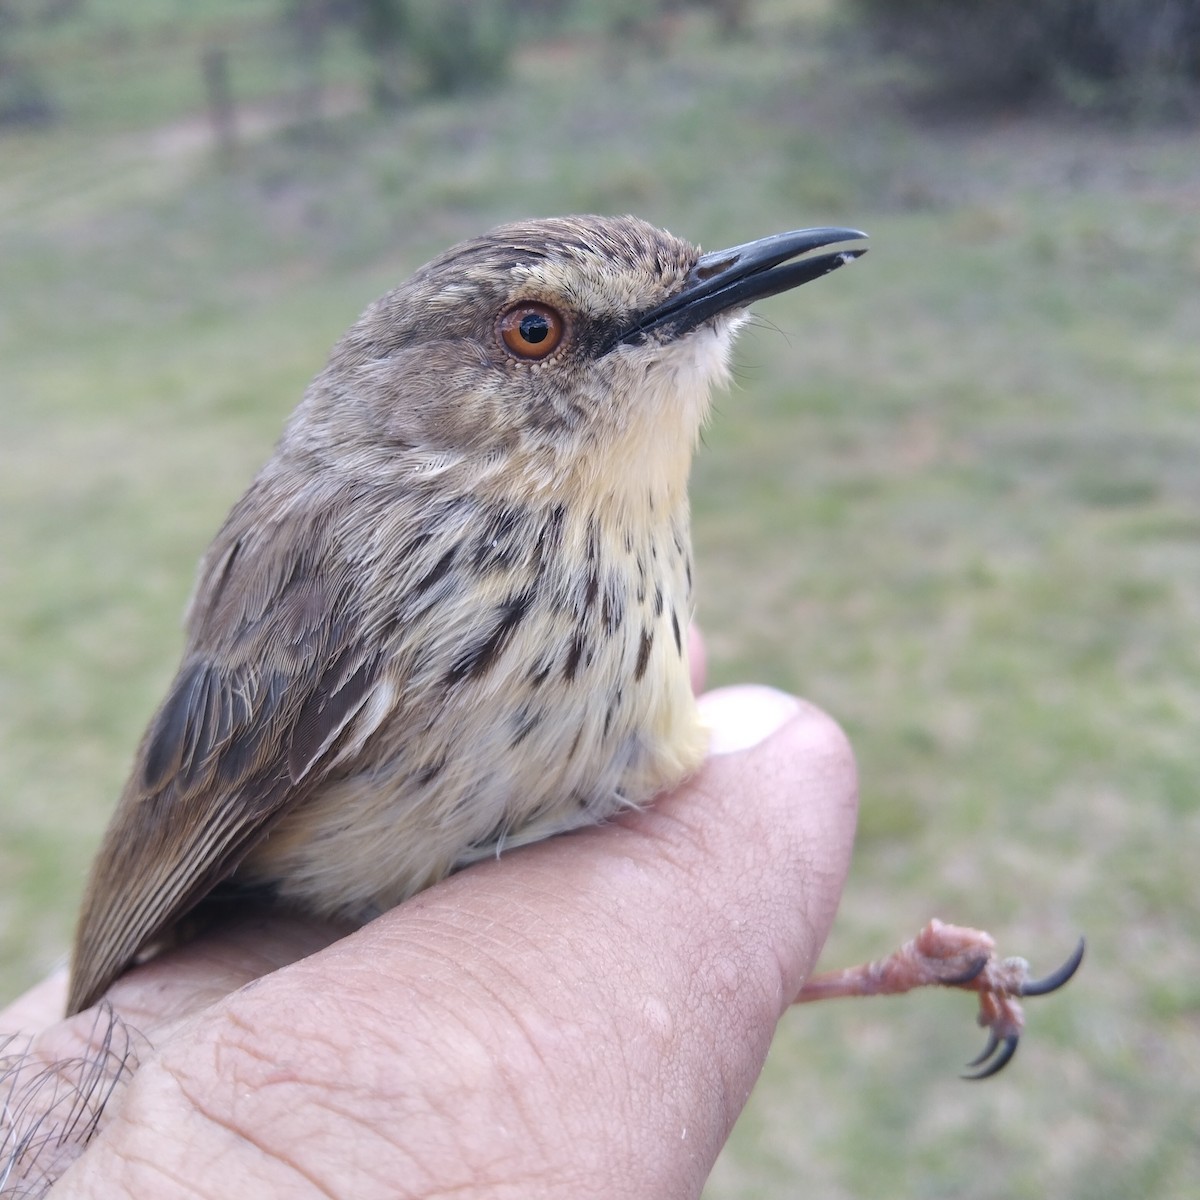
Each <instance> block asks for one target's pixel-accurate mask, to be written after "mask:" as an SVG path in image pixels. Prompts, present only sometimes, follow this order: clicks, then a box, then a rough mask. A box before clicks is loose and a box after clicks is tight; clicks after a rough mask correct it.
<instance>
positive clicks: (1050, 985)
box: [969, 938, 1087, 1066]
mask: <svg viewBox="0 0 1200 1200" xmlns="http://www.w3.org/2000/svg"><path fill="white" fill-rule="evenodd" d="M1086 948H1087V943H1086V941H1085V939H1084V938H1080V939H1079V945H1078V946H1076V947H1075V953H1074V954H1072V955H1071V957H1070V958H1068V959H1067V961H1066V962H1065V963H1063V965H1062V966H1061V967H1059V968H1058V970H1057V971H1051V972H1050V974H1049V975H1046V976H1044V977H1043V978H1041V979H1030V980H1028V981H1027V982H1026V983H1023V984H1022V985H1021V991H1020V993H1019V994H1020V995H1022V996H1046V995H1049V993H1050V992H1056V991H1058V989H1059V988H1060V987H1062V985H1063V984H1064V983H1066V982H1067V980H1068V979H1070V978H1071V976H1072V975H1074V974H1075V972H1076V971H1078V970H1079V964H1080V963H1081V962H1083V952H1084V950H1085V949H1086ZM1011 1057H1012V1055H1011V1054H1010V1055H1009V1058H1011ZM1007 1061H1008V1059H1005V1062H1007ZM969 1065H974V1064H969ZM1001 1066H1003V1063H1002V1064H1001Z"/></svg>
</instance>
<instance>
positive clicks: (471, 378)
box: [284, 216, 863, 492]
mask: <svg viewBox="0 0 1200 1200" xmlns="http://www.w3.org/2000/svg"><path fill="white" fill-rule="evenodd" d="M862 236H863V235H862V234H860V233H858V232H856V231H855V230H851V229H810V230H801V231H797V232H793V233H785V234H778V235H776V236H774V237H768V238H763V239H761V240H759V241H756V242H751V243H748V244H747V245H743V246H737V247H734V248H732V249H729V250H723V251H719V252H716V253H709V254H702V253H701V252H700V250H699V249H698V248H697V247H695V246H693V245H691V244H689V243H688V242H685V241H683V240H681V239H680V238H677V237H675V236H674V235H673V234H670V233H667V232H666V231H664V230H661V229H657V228H655V227H654V226H652V225H649V224H647V223H646V222H645V221H641V220H638V219H636V218H634V217H617V218H609V217H594V216H588V217H561V218H555V219H549V220H539V221H525V222H520V223H516V224H511V225H503V226H500V227H499V228H497V229H494V230H492V232H490V233H488V234H485V235H483V236H482V237H479V238H475V239H473V240H471V241H467V242H463V243H461V244H460V245H457V246H455V247H453V248H452V249H450V250H447V251H446V252H445V253H444V254H442V255H440V256H439V257H438V258H436V259H434V260H433V261H432V262H430V263H429V264H427V265H426V266H424V267H422V268H421V269H420V270H419V271H417V272H416V273H415V274H414V275H413V276H412V277H411V278H410V279H408V280H407V281H406V282H405V283H403V284H402V285H401V286H400V287H398V288H396V289H395V290H394V291H392V292H389V293H388V294H387V295H385V296H383V297H382V298H381V299H380V300H378V301H376V302H375V303H374V304H373V305H371V307H370V308H368V309H367V311H366V312H365V313H364V314H363V315H362V317H361V318H360V319H359V320H358V322H357V323H356V324H355V325H354V326H353V327H352V328H351V329H350V331H349V332H348V333H347V334H346V335H345V336H344V337H343V338H342V340H341V341H340V342H339V343H338V345H337V347H336V348H335V349H334V352H333V355H332V356H331V358H330V361H329V364H328V366H327V367H326V369H325V371H324V372H323V373H322V374H321V375H320V376H319V377H318V378H317V380H316V381H315V383H314V385H313V387H312V388H311V389H310V392H309V394H308V396H307V397H306V400H305V403H304V405H302V406H301V408H300V409H299V410H298V412H297V415H296V417H295V418H294V419H293V422H292V425H291V426H290V427H289V433H288V435H286V436H285V440H284V448H285V449H286V448H287V447H288V444H289V441H290V442H292V443H293V444H294V448H295V449H296V450H297V451H300V452H301V453H304V454H306V455H309V454H313V453H315V454H316V456H317V458H319V459H320V460H321V461H322V462H324V463H326V464H332V465H336V466H339V467H342V468H350V469H364V468H365V469H367V470H369V471H371V472H372V473H374V474H379V473H381V472H382V473H383V475H384V476H387V475H389V474H391V475H394V476H395V477H396V478H403V477H405V476H407V477H408V478H410V479H411V478H413V477H414V476H416V475H425V476H429V475H433V474H440V475H443V476H446V475H449V476H450V477H454V476H461V477H462V480H463V482H465V481H466V480H468V479H469V480H470V481H471V485H472V486H473V487H483V488H486V487H488V486H490V484H489V481H491V482H492V483H494V484H495V486H497V487H499V488H509V489H511V488H512V487H513V486H515V485H516V484H517V483H518V482H519V484H520V486H521V487H522V488H524V489H526V490H527V491H538V490H544V489H555V488H559V487H563V488H567V489H571V490H573V491H575V492H578V491H580V490H583V491H585V492H590V491H592V490H594V489H598V490H601V491H603V489H605V488H606V487H609V486H610V485H613V486H617V490H620V488H619V485H620V483H621V481H622V480H636V481H637V483H638V485H639V487H642V488H643V492H644V490H645V487H648V488H649V489H650V490H651V492H653V491H654V489H655V487H656V485H657V484H659V483H661V485H662V486H667V487H670V488H672V489H674V490H678V489H680V488H682V487H683V486H684V485H685V483H686V477H687V467H688V464H689V463H690V459H691V454H692V451H693V449H694V446H695V442H696V438H697V436H698V434H699V431H700V428H701V426H702V424H703V422H704V419H705V417H706V415H707V412H708V407H709V396H710V393H711V390H712V387H713V385H714V384H715V383H717V382H719V381H721V380H722V379H723V377H724V375H725V372H726V364H727V361H728V357H729V350H730V346H731V344H732V340H733V334H734V332H735V331H736V329H737V328H738V326H739V325H740V324H741V322H742V321H743V320H744V318H745V312H746V308H747V306H748V305H749V304H750V303H751V302H752V301H754V300H757V299H761V298H762V297H764V296H770V295H774V294H775V293H777V292H781V291H784V290H787V289H789V288H792V287H796V286H798V285H799V284H801V283H804V282H806V281H807V280H810V279H815V278H818V277H819V276H821V275H824V274H826V273H828V272H829V271H831V270H833V269H835V268H836V267H839V266H841V265H842V264H843V263H846V262H849V261H850V260H851V259H853V258H856V257H857V256H858V255H859V254H861V253H863V251H862V250H842V251H838V252H834V253H828V254H823V255H819V256H816V257H808V258H803V257H800V256H801V255H803V254H805V253H806V252H808V251H811V250H815V249H818V248H820V247H822V246H827V245H830V244H833V243H838V242H843V241H848V240H853V239H858V238H861V237H862ZM660 477H661V478H660ZM447 482H449V479H448V480H447ZM643 485H644V487H643Z"/></svg>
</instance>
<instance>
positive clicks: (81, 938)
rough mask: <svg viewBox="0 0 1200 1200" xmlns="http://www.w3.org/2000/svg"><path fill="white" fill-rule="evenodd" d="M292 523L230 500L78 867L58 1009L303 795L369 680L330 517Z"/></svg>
mask: <svg viewBox="0 0 1200 1200" xmlns="http://www.w3.org/2000/svg"><path fill="white" fill-rule="evenodd" d="M242 507H245V508H246V509H247V510H248V511H250V512H252V511H253V508H254V506H253V505H249V504H246V502H243V506H239V508H242ZM289 520H291V518H289ZM298 520H300V522H301V523H302V524H303V528H291V529H288V528H283V529H281V528H279V524H280V523H279V522H278V521H277V522H275V523H274V525H273V526H272V527H269V528H265V529H264V528H261V527H259V526H258V525H256V524H253V523H252V522H251V520H250V518H249V517H246V516H245V515H244V514H243V520H242V521H241V523H240V524H239V509H235V510H234V513H233V514H231V516H230V519H229V521H228V522H227V523H226V527H225V529H223V530H222V532H221V534H219V535H218V538H217V541H216V542H215V543H214V548H213V550H211V551H210V553H209V555H208V557H207V558H206V560H205V563H204V564H203V566H202V569H201V579H200V583H199V585H198V589H197V593H196V597H195V599H194V600H193V604H192V609H191V612H190V615H189V633H190V636H189V644H188V649H187V651H186V653H185V657H184V662H183V665H182V666H181V668H180V671H179V674H178V675H177V676H176V678H175V680H174V683H173V684H172V686H171V689H170V691H169V692H168V694H167V698H166V699H165V701H164V702H163V704H162V706H161V708H160V709H159V710H158V713H157V714H156V716H155V717H154V720H153V721H152V722H151V724H150V727H149V729H148V730H147V732H146V734H145V736H144V738H143V739H142V743H141V746H140V747H139V750H138V754H137V758H136V760H135V763H134V768H133V772H132V774H131V776H130V779H129V782H128V783H127V784H126V787H125V791H124V793H123V794H122V797H121V800H120V803H119V805H118V807H117V811H116V813H115V815H114V817H113V819H112V822H111V824H110V825H109V828H108V831H107V833H106V835H105V838H104V842H103V844H102V846H101V849H100V852H99V854H98V855H97V858H96V862H95V864H94V865H93V868H92V874H91V878H90V880H89V883H88V887H87V890H86V893H85V896H84V901H83V907H82V910H81V914H80V919H79V925H78V928H77V931H76V938H75V948H74V954H73V960H72V971H71V984H70V996H69V1003H68V1011H69V1012H77V1011H79V1010H80V1009H82V1008H86V1007H87V1006H88V1005H89V1004H91V1003H93V1002H94V1001H95V1000H96V999H97V998H98V997H99V996H100V995H102V994H103V992H104V991H105V989H106V988H107V987H108V986H109V984H110V983H112V981H113V980H114V979H115V978H116V977H117V976H118V975H120V974H121V972H122V971H124V970H125V969H126V968H127V967H128V966H129V965H130V964H131V963H132V962H133V961H134V959H135V958H136V956H137V955H138V954H139V953H140V952H141V951H142V950H143V949H145V948H146V947H147V946H148V945H150V944H152V943H153V942H155V941H156V940H158V939H160V938H162V937H163V936H164V935H165V934H166V933H167V932H168V931H169V930H170V929H171V927H172V926H173V925H174V924H175V923H176V922H177V921H179V920H180V918H181V917H183V916H184V915H185V914H186V913H187V912H188V911H189V910H190V909H191V908H192V907H193V906H194V905H196V904H197V903H198V902H199V901H200V900H201V899H202V898H203V897H204V896H205V895H206V894H207V893H208V892H210V891H211V890H212V888H213V887H215V886H216V885H217V884H218V883H220V882H221V881H222V880H223V879H225V878H227V877H228V876H229V875H230V873H231V872H232V871H233V870H234V869H235V868H236V867H237V865H238V863H239V862H240V861H241V860H242V859H243V858H244V857H245V855H246V854H247V853H248V852H249V850H250V849H251V848H252V847H253V846H254V845H255V844H256V843H257V841H258V840H259V839H261V837H262V836H263V835H264V833H265V832H266V830H267V828H268V827H269V825H270V824H271V823H272V822H273V821H274V820H275V819H276V818H277V817H278V816H279V815H280V813H281V812H282V811H284V810H285V809H287V808H289V807H291V806H292V805H294V804H295V803H297V802H298V801H300V800H302V799H303V798H304V797H305V796H306V795H308V794H309V793H311V791H312V790H313V788H314V787H316V786H317V784H319V782H320V780H321V778H322V777H323V775H324V773H325V772H326V771H327V770H328V765H329V762H330V760H331V759H332V757H334V752H336V749H337V747H339V746H340V745H342V744H343V741H344V738H345V737H346V736H348V735H349V734H350V733H351V731H352V727H353V725H354V722H355V718H356V717H357V716H358V715H359V713H360V712H361V711H362V709H363V706H364V705H365V704H366V703H367V701H368V700H369V699H370V697H371V695H372V692H373V689H374V688H375V686H376V685H377V683H378V682H379V678H380V658H379V650H378V647H373V648H368V647H367V645H366V644H365V643H364V641H363V639H362V637H361V633H362V630H361V625H360V618H359V617H358V616H356V615H355V614H358V613H359V612H360V609H359V606H358V605H357V604H356V602H355V597H354V589H355V580H354V571H353V569H352V568H350V567H349V566H348V564H347V563H345V562H344V561H342V557H343V556H341V555H340V554H339V552H338V551H337V550H336V549H335V548H334V542H333V537H332V534H331V533H330V531H329V525H330V522H322V521H321V520H319V519H313V518H298ZM241 526H245V527H244V528H242V527H241Z"/></svg>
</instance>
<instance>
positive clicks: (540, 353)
mask: <svg viewBox="0 0 1200 1200" xmlns="http://www.w3.org/2000/svg"><path fill="white" fill-rule="evenodd" d="M496 329H497V331H498V332H499V334H500V340H501V341H502V342H503V343H504V345H505V346H506V347H507V348H508V350H509V352H510V353H512V354H515V355H516V356H517V358H531V359H538V358H545V357H547V355H549V354H551V353H552V352H553V351H554V349H555V347H556V346H557V345H558V344H559V342H561V341H562V337H563V331H564V330H565V329H566V322H565V321H564V320H563V316H562V313H560V312H558V311H557V310H556V309H553V308H551V307H550V306H549V305H548V304H536V303H534V302H533V301H532V300H526V301H523V302H522V303H520V304H514V305H513V306H512V308H510V309H509V310H508V311H507V312H505V313H503V314H502V315H501V317H500V320H499V321H498V322H497V323H496Z"/></svg>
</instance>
